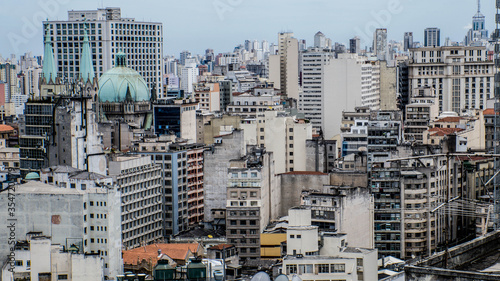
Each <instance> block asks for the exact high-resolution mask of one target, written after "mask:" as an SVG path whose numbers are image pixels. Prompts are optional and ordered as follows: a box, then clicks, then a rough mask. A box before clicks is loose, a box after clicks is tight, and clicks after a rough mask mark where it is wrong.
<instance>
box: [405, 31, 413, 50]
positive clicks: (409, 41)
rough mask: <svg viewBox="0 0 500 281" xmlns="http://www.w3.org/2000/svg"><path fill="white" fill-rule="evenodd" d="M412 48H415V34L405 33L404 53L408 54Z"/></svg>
mask: <svg viewBox="0 0 500 281" xmlns="http://www.w3.org/2000/svg"><path fill="white" fill-rule="evenodd" d="M410 48H413V32H405V39H404V51H405V52H408V49H410Z"/></svg>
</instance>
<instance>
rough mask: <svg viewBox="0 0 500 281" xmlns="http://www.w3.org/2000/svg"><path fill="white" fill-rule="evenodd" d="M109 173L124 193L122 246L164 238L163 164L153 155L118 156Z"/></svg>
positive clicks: (132, 245)
mask: <svg viewBox="0 0 500 281" xmlns="http://www.w3.org/2000/svg"><path fill="white" fill-rule="evenodd" d="M109 175H110V176H112V177H113V180H114V181H115V182H116V184H117V185H118V190H119V191H120V192H121V198H122V200H121V206H122V212H121V228H122V240H123V246H124V247H125V248H127V249H131V248H136V247H140V246H141V245H143V244H144V243H146V244H149V243H152V242H154V241H158V240H160V239H162V238H163V234H162V230H163V228H162V227H163V225H162V221H163V216H162V210H163V208H162V203H163V200H162V183H161V166H160V165H155V164H153V162H152V160H151V157H150V156H118V157H116V158H115V159H113V161H110V162H109Z"/></svg>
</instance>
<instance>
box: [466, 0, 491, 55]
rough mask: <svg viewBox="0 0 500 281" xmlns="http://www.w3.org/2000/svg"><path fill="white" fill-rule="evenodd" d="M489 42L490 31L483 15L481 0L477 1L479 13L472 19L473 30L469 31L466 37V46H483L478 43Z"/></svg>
mask: <svg viewBox="0 0 500 281" xmlns="http://www.w3.org/2000/svg"><path fill="white" fill-rule="evenodd" d="M485 40H488V30H486V18H485V16H484V15H483V14H482V13H481V0H478V1H477V13H476V14H475V15H474V16H473V17H472V28H471V29H469V32H468V33H467V36H466V37H465V45H466V46H481V45H483V43H484V42H483V43H479V44H478V43H477V42H478V41H485Z"/></svg>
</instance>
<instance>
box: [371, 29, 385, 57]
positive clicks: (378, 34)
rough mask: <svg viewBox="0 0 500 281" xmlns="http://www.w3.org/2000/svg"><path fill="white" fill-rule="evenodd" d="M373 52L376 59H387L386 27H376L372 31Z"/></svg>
mask: <svg viewBox="0 0 500 281" xmlns="http://www.w3.org/2000/svg"><path fill="white" fill-rule="evenodd" d="M373 53H374V55H375V56H377V59H378V60H382V61H385V60H387V57H388V46H387V29H386V28H377V29H376V30H375V32H374V33H373Z"/></svg>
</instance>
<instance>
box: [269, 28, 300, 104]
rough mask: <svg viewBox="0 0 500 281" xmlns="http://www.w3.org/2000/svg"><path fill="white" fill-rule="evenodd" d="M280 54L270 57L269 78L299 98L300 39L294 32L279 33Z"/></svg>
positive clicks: (288, 93) (293, 96) (291, 96)
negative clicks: (294, 35)
mask: <svg viewBox="0 0 500 281" xmlns="http://www.w3.org/2000/svg"><path fill="white" fill-rule="evenodd" d="M278 42H279V51H278V54H276V55H272V56H270V57H269V79H270V80H271V81H272V82H274V86H275V87H276V88H279V89H281V92H282V93H284V94H286V95H287V96H288V97H289V98H294V99H296V100H298V99H299V41H298V40H297V39H296V38H293V33H292V32H282V33H279V34H278Z"/></svg>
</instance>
